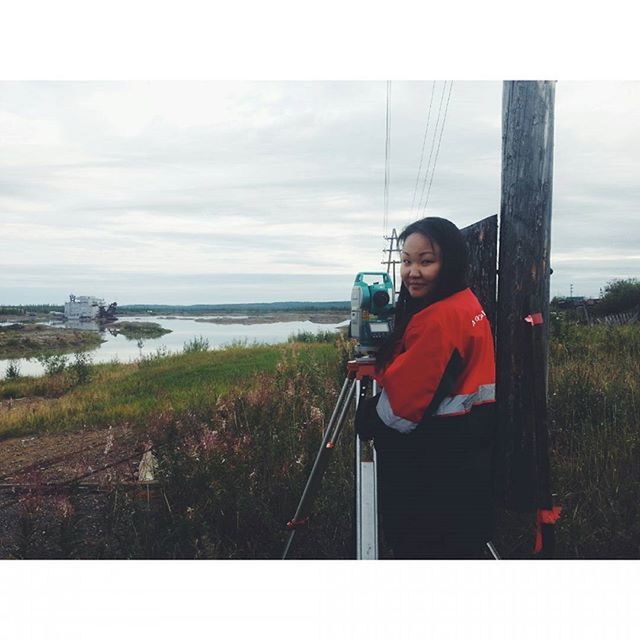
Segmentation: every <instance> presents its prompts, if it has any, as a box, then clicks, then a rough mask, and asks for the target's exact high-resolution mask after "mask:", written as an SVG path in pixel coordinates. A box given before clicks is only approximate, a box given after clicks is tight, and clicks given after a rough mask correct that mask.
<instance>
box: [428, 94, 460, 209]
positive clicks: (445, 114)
mask: <svg viewBox="0 0 640 640" xmlns="http://www.w3.org/2000/svg"><path fill="white" fill-rule="evenodd" d="M452 89H453V81H451V83H450V84H449V94H448V95H447V104H446V105H445V107H444V116H443V118H442V127H441V128H440V138H438V148H437V149H436V157H435V159H434V161H433V169H432V171H431V180H430V181H429V189H428V190H427V198H426V200H425V201H424V209H423V213H424V212H426V210H427V203H428V202H429V194H430V193H431V185H432V184H433V176H434V175H435V173H436V164H437V163H438V156H439V155H440V144H441V143H442V134H443V133H444V125H445V123H446V121H447V112H448V111H449V100H451V90H452Z"/></svg>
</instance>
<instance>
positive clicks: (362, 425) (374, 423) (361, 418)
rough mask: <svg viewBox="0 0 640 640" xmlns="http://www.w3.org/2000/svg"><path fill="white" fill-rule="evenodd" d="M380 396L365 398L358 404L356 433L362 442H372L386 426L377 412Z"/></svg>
mask: <svg viewBox="0 0 640 640" xmlns="http://www.w3.org/2000/svg"><path fill="white" fill-rule="evenodd" d="M379 397H380V394H379V393H378V394H376V395H375V396H372V397H370V398H363V399H362V400H360V402H358V410H357V411H356V419H355V425H356V433H357V434H358V436H359V437H360V440H371V439H372V438H373V437H374V436H375V435H376V434H377V433H378V431H379V430H380V429H381V428H383V427H385V426H386V425H385V424H384V422H382V420H380V417H379V416H378V412H377V411H376V405H377V404H378V398H379Z"/></svg>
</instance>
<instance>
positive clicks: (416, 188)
mask: <svg viewBox="0 0 640 640" xmlns="http://www.w3.org/2000/svg"><path fill="white" fill-rule="evenodd" d="M435 92H436V81H435V80H434V81H433V84H432V85H431V99H430V100H429V112H428V114H427V126H426V127H425V129H424V137H423V138H422V152H421V153H420V165H419V166H418V175H417V176H416V185H415V187H414V188H413V199H412V200H411V211H413V207H414V206H415V203H416V194H417V193H418V184H419V182H420V174H421V173H422V162H423V160H424V148H425V143H426V142H427V133H428V131H429V121H430V120H431V105H432V104H433V94H434V93H435Z"/></svg>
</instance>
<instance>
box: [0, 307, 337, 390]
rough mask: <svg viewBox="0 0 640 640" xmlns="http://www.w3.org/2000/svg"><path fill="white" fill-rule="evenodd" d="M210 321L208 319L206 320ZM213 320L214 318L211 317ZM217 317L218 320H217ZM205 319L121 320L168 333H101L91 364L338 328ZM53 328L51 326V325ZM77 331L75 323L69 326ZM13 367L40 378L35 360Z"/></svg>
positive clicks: (1, 363) (1, 372) (2, 367)
mask: <svg viewBox="0 0 640 640" xmlns="http://www.w3.org/2000/svg"><path fill="white" fill-rule="evenodd" d="M209 317H211V316H209ZM213 317H215V316H213ZM218 317H220V316H218ZM206 318H207V316H198V317H197V318H196V317H182V316H181V317H179V318H165V317H149V316H144V317H127V318H123V320H126V321H127V322H157V323H158V324H160V325H161V326H162V327H164V328H165V329H170V330H171V333H167V334H165V335H163V336H162V337H160V338H153V339H144V340H142V341H138V340H128V339H127V338H125V337H124V336H123V335H122V334H118V335H115V336H114V335H112V334H111V333H109V331H103V332H102V339H103V340H105V342H103V343H102V344H101V345H100V346H99V347H97V348H96V349H94V350H92V351H90V352H89V354H90V356H91V360H92V362H94V363H100V362H112V361H118V362H133V361H135V360H137V359H139V358H140V357H141V356H145V355H152V354H155V353H157V352H158V350H161V351H166V352H167V353H169V352H170V353H179V352H181V351H182V350H183V347H184V345H185V343H186V342H189V341H190V340H193V339H194V338H198V337H200V336H202V337H203V338H206V339H207V340H208V341H209V348H220V347H224V346H226V345H229V344H231V343H233V342H237V341H242V342H244V341H246V342H247V343H248V344H253V343H254V342H258V343H266V344H275V343H278V342H286V341H287V339H288V338H289V336H291V335H295V334H297V333H299V332H301V331H307V332H313V333H318V332H319V331H333V330H335V329H336V327H338V326H344V325H345V324H346V323H345V322H342V323H340V324H318V323H315V322H309V321H308V320H307V321H296V322H273V323H270V324H216V323H214V322H197V321H196V320H197V319H199V320H204V319H206ZM52 324H53V323H52ZM73 327H74V328H79V325H78V323H75V324H74V325H73ZM82 328H84V329H88V330H92V331H98V330H99V329H98V326H97V325H96V324H95V323H91V322H89V323H83V324H82ZM67 357H68V359H69V361H72V360H73V354H69V355H68V356H67ZM13 362H15V363H17V365H18V367H19V371H20V375H23V376H40V375H42V374H43V373H44V371H43V367H42V365H41V364H40V363H39V362H38V361H37V360H36V359H35V358H19V359H15V360H13ZM8 365H9V360H0V378H4V377H5V372H6V370H7V366H8Z"/></svg>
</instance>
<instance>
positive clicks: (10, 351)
mask: <svg viewBox="0 0 640 640" xmlns="http://www.w3.org/2000/svg"><path fill="white" fill-rule="evenodd" d="M101 342H102V338H101V337H100V334H99V333H98V332H96V331H80V330H76V329H62V328H58V327H50V326H47V325H43V324H20V323H16V324H11V325H7V326H3V327H0V359H2V360H4V359H14V358H34V357H37V356H41V355H50V354H63V353H74V352H76V351H78V350H89V349H95V348H96V347H97V346H98V345H99V344H100V343H101Z"/></svg>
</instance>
